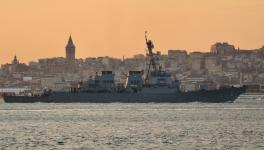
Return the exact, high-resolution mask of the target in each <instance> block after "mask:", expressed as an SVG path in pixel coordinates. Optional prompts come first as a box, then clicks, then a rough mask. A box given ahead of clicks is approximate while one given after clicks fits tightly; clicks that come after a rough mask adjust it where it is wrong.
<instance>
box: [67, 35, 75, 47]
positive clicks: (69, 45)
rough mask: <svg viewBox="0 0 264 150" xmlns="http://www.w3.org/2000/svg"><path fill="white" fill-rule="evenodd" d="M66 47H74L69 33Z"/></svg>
mask: <svg viewBox="0 0 264 150" xmlns="http://www.w3.org/2000/svg"><path fill="white" fill-rule="evenodd" d="M66 47H75V45H74V43H73V41H72V37H71V35H70V37H69V40H68V43H67V46H66Z"/></svg>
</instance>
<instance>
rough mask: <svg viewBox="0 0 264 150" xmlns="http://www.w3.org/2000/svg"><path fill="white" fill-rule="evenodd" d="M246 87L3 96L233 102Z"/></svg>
mask: <svg viewBox="0 0 264 150" xmlns="http://www.w3.org/2000/svg"><path fill="white" fill-rule="evenodd" d="M245 91H246V88H245V87H241V88H227V89H221V90H213V91H196V92H187V93H170V94H168V93H166V94H160V93H159V94H155V93H152V94H147V93H67V92H54V93H52V94H51V95H49V96H38V97H37V96H36V97H32V96H4V101H5V102H6V103H37V102H43V103H114V102H120V103H152V102H153V103H189V102H205V103H225V102H234V101H235V99H236V98H237V97H238V96H239V95H240V94H242V93H245Z"/></svg>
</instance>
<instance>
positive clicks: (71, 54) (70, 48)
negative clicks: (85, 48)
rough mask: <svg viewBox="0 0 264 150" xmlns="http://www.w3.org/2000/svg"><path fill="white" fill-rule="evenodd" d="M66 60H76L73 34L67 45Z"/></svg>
mask: <svg viewBox="0 0 264 150" xmlns="http://www.w3.org/2000/svg"><path fill="white" fill-rule="evenodd" d="M66 60H67V61H68V62H74V60H75V45H74V44H73V41H72V37H71V36H70V38H69V40H68V43H67V45H66Z"/></svg>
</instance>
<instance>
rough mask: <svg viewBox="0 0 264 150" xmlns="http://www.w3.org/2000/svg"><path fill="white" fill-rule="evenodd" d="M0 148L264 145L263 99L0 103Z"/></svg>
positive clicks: (147, 147) (219, 147)
mask: <svg viewBox="0 0 264 150" xmlns="http://www.w3.org/2000/svg"><path fill="white" fill-rule="evenodd" d="M0 149H34V150H35V149H41V150H42V149H82V150H85V149H180V150H181V149H223V150H225V149H264V104H243V103H240V104H200V103H192V104H119V103H114V104H41V103H38V104H0Z"/></svg>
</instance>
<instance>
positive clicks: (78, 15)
mask: <svg viewBox="0 0 264 150" xmlns="http://www.w3.org/2000/svg"><path fill="white" fill-rule="evenodd" d="M263 6H264V1H262V0H232V1H230V0H214V1H212V0H199V1H197V0H184V1H183V0H165V1H164V0H155V1H152V0H143V1H142V0H114V1H109V0H99V1H87V0H75V1H70V0H45V1H35V0H23V1H21V0H8V1H1V2H0V18H1V28H0V33H1V36H0V41H1V42H0V56H1V57H0V63H1V64H2V63H6V62H10V60H11V59H13V57H14V55H15V54H16V55H17V56H18V57H19V59H20V61H21V62H28V61H30V60H37V59H38V58H46V57H59V56H63V57H64V56H65V54H64V53H65V50H64V49H65V44H66V42H67V40H68V38H69V35H70V34H71V35H72V37H73V39H74V41H75V44H76V57H77V58H85V57H96V56H112V57H119V58H121V57H122V56H125V57H130V56H132V55H134V54H138V53H145V43H144V42H145V41H144V31H145V30H148V31H149V34H150V37H151V38H152V39H154V42H155V50H160V51H161V52H162V53H166V52H167V50H168V49H186V50H188V51H209V49H210V46H211V45H212V44H214V43H215V42H218V41H219V42H225V41H227V42H229V43H231V44H234V45H235V46H239V47H241V48H244V49H254V48H260V47H261V46H263V45H264V29H263V26H264V19H263V18H264V9H263Z"/></svg>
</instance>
